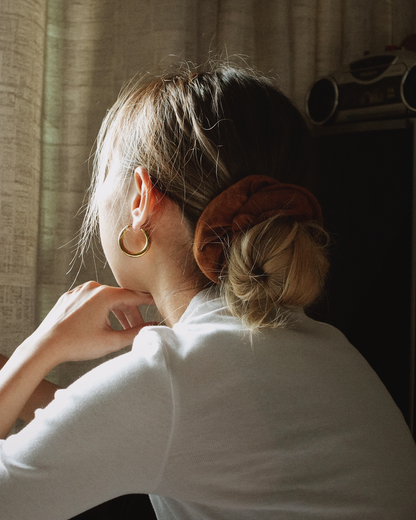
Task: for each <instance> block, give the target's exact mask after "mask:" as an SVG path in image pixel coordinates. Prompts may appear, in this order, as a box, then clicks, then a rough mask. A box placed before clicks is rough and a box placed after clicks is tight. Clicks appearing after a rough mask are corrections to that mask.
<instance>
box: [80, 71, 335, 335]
mask: <svg viewBox="0 0 416 520" xmlns="http://www.w3.org/2000/svg"><path fill="white" fill-rule="evenodd" d="M112 165H116V167H117V169H118V176H119V179H120V183H119V191H118V193H117V194H115V199H122V197H123V194H125V193H126V190H127V187H128V185H129V184H130V183H131V182H132V179H133V172H134V170H135V168H137V167H138V166H142V167H144V168H145V169H146V170H147V171H148V172H149V175H150V177H151V179H152V182H153V184H154V186H156V187H157V188H158V189H159V190H160V191H161V192H162V193H163V194H164V195H166V196H167V197H169V198H170V199H171V200H172V201H173V202H175V203H176V204H178V206H179V207H180V208H181V210H182V213H183V215H184V218H185V221H186V223H187V224H188V227H189V230H190V234H191V236H193V234H194V231H195V227H196V223H197V221H198V219H199V217H200V215H201V213H202V212H203V210H204V209H205V208H206V206H207V205H208V204H209V203H210V202H211V201H212V200H213V199H214V198H215V197H216V196H217V195H218V194H219V193H221V192H222V191H223V190H225V189H226V188H228V187H229V186H231V185H232V184H234V183H236V182H238V181H239V180H241V179H243V178H244V177H246V176H248V175H256V174H257V175H268V176H270V177H273V178H275V179H278V180H279V181H281V182H290V183H293V184H302V179H303V178H304V177H305V174H306V175H307V174H308V172H309V169H310V166H311V138H310V134H309V131H308V129H307V126H306V124H305V122H304V120H303V118H302V116H301V115H300V114H299V112H298V110H297V109H296V108H295V107H294V106H293V104H292V103H291V102H290V101H289V100H288V99H287V97H286V96H284V95H283V94H282V92H281V91H280V90H279V89H278V88H276V87H275V86H274V85H273V83H272V82H271V80H269V79H267V78H265V77H263V76H262V75H260V74H258V73H256V72H253V71H252V70H246V69H241V68H238V67H234V66H230V65H228V64H226V65H224V64H214V65H211V66H210V68H209V69H207V70H200V69H191V68H190V67H185V66H182V68H180V69H179V70H178V71H176V72H174V73H169V74H165V75H164V76H162V77H159V78H156V79H152V80H151V81H147V82H145V83H143V82H139V83H137V84H134V85H130V86H128V88H127V89H126V90H125V91H124V92H123V93H122V94H121V96H120V97H119V99H118V101H117V102H116V103H115V105H114V106H113V107H112V108H111V110H110V111H109V113H108V115H107V117H106V118H105V120H104V122H103V125H102V128H101V131H100V134H99V136H98V140H97V153H96V159H95V165H94V180H93V183H92V188H91V190H92V193H91V198H90V203H89V206H88V208H87V213H86V217H85V220H84V225H83V230H82V236H83V243H82V247H85V246H86V245H88V243H89V242H90V239H91V236H92V234H93V232H94V230H95V228H96V223H97V196H98V195H97V194H98V191H99V187H100V185H101V183H102V182H103V180H104V179H105V177H106V175H107V172H108V169H109V168H110V167H111V166H112ZM122 224H123V225H124V223H121V222H120V226H121V225H122ZM324 236H325V232H324V231H323V229H322V227H320V226H319V225H318V224H315V223H298V222H295V221H289V220H287V219H286V220H284V219H279V218H274V219H271V220H270V221H266V222H264V223H262V224H259V225H257V226H255V227H253V228H251V229H249V230H248V232H247V233H245V234H244V235H241V236H238V237H236V238H235V239H234V240H233V242H232V244H231V246H230V247H229V248H228V247H227V248H226V255H227V257H228V270H227V273H226V274H225V276H223V277H222V279H221V288H222V292H223V295H224V298H225V300H226V302H227V304H228V306H229V308H230V310H231V312H232V313H233V314H234V315H236V316H238V317H240V318H241V319H242V320H243V322H244V323H245V324H246V325H247V326H248V327H249V328H250V329H252V330H256V329H258V328H259V327H263V326H268V327H276V326H281V325H282V324H283V323H284V314H285V311H287V310H289V309H294V308H300V307H305V306H307V305H309V304H311V303H312V302H313V301H314V300H315V299H316V297H317V295H318V294H319V293H320V291H321V289H322V287H323V283H324V279H325V274H326V271H327V269H328V262H327V259H326V254H325V248H324V247H323V243H324V242H325V240H324V239H323V238H322V237H324ZM190 248H191V249H192V244H190ZM195 269H198V267H197V265H196V264H195ZM260 269H261V270H262V271H261V273H260V275H257V274H256V273H257V272H260Z"/></svg>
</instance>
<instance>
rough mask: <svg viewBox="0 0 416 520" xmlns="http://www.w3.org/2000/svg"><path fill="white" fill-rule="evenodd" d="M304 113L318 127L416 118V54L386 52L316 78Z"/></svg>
mask: <svg viewBox="0 0 416 520" xmlns="http://www.w3.org/2000/svg"><path fill="white" fill-rule="evenodd" d="M306 112H307V115H308V117H309V119H310V120H311V121H312V122H313V123H315V124H317V125H323V124H325V123H347V122H353V121H366V120H372V119H387V118H400V117H408V116H412V115H413V116H415V117H416V52H412V51H409V50H400V49H398V50H387V51H385V52H383V53H380V54H377V55H369V56H366V57H365V58H362V59H360V60H357V61H354V62H352V63H351V64H350V65H349V66H348V68H346V69H341V70H339V71H337V72H334V73H332V74H330V75H328V76H325V77H322V78H320V79H318V80H317V81H316V82H314V83H313V84H312V86H311V87H310V89H309V91H308V93H307V96H306Z"/></svg>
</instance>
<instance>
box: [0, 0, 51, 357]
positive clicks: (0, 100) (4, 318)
mask: <svg viewBox="0 0 416 520" xmlns="http://www.w3.org/2000/svg"><path fill="white" fill-rule="evenodd" d="M45 22H46V0H25V1H24V2H12V1H10V2H4V1H3V2H0V168H1V170H0V243H1V248H0V251H1V254H0V335H1V342H0V348H1V352H3V353H5V354H11V353H12V352H13V350H14V349H15V347H16V346H17V345H18V344H19V343H20V342H21V341H22V340H23V339H24V338H25V337H26V336H28V335H29V334H30V333H31V332H32V330H33V328H34V326H35V297H36V278H37V262H36V258H37V242H38V214H39V184H40V169H41V146H40V143H41V113H42V90H43V79H44V75H43V71H44V42H45Z"/></svg>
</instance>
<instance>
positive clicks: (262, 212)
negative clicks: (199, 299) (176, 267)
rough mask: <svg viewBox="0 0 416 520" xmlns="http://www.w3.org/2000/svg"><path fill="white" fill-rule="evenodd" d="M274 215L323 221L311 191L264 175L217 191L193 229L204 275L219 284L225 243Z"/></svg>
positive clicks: (319, 208) (243, 180)
mask: <svg viewBox="0 0 416 520" xmlns="http://www.w3.org/2000/svg"><path fill="white" fill-rule="evenodd" d="M276 215H281V216H284V217H292V218H294V219H295V220H297V221H300V222H304V221H307V220H315V221H317V222H320V223H322V221H323V220H322V211H321V207H320V205H319V203H318V201H317V200H316V199H315V197H314V196H313V195H312V193H310V192H309V191H308V190H306V189H305V188H301V187H300V186H295V185H292V184H282V183H281V182H279V181H277V180H275V179H272V178H271V177H267V176H265V175H251V176H249V177H245V178H244V179H242V180H241V181H239V182H237V183H236V184H233V185H232V186H230V187H229V188H227V189H226V190H225V191H223V192H222V193H220V194H219V195H218V196H217V197H216V198H215V199H214V200H212V201H211V202H210V203H209V204H208V206H207V207H206V208H205V210H204V211H203V213H202V215H201V217H200V218H199V220H198V222H197V225H196V230H195V238H194V245H193V253H194V256H195V260H196V262H197V264H198V266H199V268H200V269H201V271H202V272H203V273H204V274H205V276H207V277H208V278H209V279H210V280H212V281H213V282H215V283H219V276H220V275H221V272H222V271H223V269H224V267H225V264H226V261H225V254H224V247H226V244H227V243H230V242H231V241H232V238H233V236H235V235H236V234H239V233H242V232H244V231H246V230H247V229H249V228H250V227H253V226H255V225H256V224H259V223H260V222H263V221H265V220H267V219H269V218H271V217H274V216H276Z"/></svg>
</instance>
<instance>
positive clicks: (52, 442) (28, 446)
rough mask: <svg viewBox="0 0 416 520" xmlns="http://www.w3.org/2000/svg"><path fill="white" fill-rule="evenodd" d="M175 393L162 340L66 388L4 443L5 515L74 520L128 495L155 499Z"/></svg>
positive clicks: (148, 341)
mask: <svg viewBox="0 0 416 520" xmlns="http://www.w3.org/2000/svg"><path fill="white" fill-rule="evenodd" d="M172 415H173V404H172V392H171V381H170V375H169V372H168V370H167V367H166V363H165V355H164V347H163V345H162V342H161V340H160V335H159V334H158V333H157V332H156V331H155V330H154V329H151V328H146V329H143V330H142V331H141V332H140V334H139V335H138V337H137V338H136V340H135V342H134V345H133V349H132V351H131V352H129V353H127V354H123V355H121V356H119V357H117V358H115V359H113V360H111V361H107V362H106V363H103V364H102V365H100V366H99V367H97V368H95V369H94V370H92V371H91V372H89V373H88V374H86V375H85V376H83V377H81V378H80V379H79V380H78V381H76V382H75V383H73V384H72V385H71V386H70V387H68V388H67V389H65V390H59V391H58V392H57V393H56V396H55V399H54V400H53V401H52V403H50V404H49V405H48V406H47V407H46V408H45V409H44V410H38V411H37V412H36V416H35V419H34V420H33V421H32V422H31V423H30V424H29V425H28V426H26V428H24V429H23V430H22V431H21V432H19V433H18V434H16V435H12V436H10V437H9V438H8V439H7V440H5V441H0V516H1V518H7V519H8V520H14V519H16V520H25V519H30V520H37V519H39V520H44V519H45V518H54V519H60V518H62V519H68V518H70V517H72V516H75V515H76V514H78V513H80V512H82V511H85V510H87V509H89V508H91V507H93V506H95V505H97V504H99V503H102V502H105V501H107V500H110V499H111V498H114V497H116V496H120V495H123V494H128V493H151V492H152V491H153V490H154V489H155V488H156V487H157V484H158V481H159V479H160V475H161V473H162V472H163V467H164V464H165V458H166V455H167V450H168V448H169V440H170V436H171V428H172Z"/></svg>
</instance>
